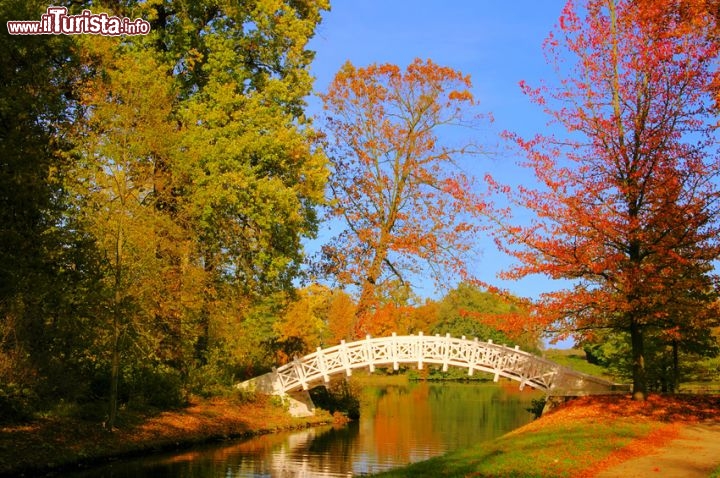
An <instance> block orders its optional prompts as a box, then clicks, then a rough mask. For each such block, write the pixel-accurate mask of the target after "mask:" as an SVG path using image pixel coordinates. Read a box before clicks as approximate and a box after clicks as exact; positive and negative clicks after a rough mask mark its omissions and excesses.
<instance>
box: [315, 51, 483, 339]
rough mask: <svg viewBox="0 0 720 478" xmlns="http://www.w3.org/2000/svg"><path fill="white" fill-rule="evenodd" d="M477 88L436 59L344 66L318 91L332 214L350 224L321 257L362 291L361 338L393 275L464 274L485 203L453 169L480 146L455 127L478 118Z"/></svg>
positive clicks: (359, 309) (358, 325)
mask: <svg viewBox="0 0 720 478" xmlns="http://www.w3.org/2000/svg"><path fill="white" fill-rule="evenodd" d="M470 88H471V83H470V79H469V77H467V76H465V75H463V74H462V73H460V72H459V71H456V70H454V69H452V68H448V67H443V66H439V65H436V64H435V63H433V62H432V61H430V60H427V61H421V60H415V61H414V62H413V63H411V64H410V65H409V66H408V67H407V68H406V69H405V70H404V71H402V70H401V69H400V68H399V67H397V66H395V65H391V64H382V65H370V66H368V67H365V68H356V67H355V66H353V65H352V64H350V63H346V64H345V65H344V66H343V67H342V69H341V70H340V71H339V72H338V73H337V75H336V76H335V78H334V80H333V82H332V84H331V85H330V87H329V89H328V91H327V92H326V93H325V94H323V95H321V97H322V99H323V102H324V107H325V111H326V113H327V120H326V129H325V131H326V133H327V135H328V138H329V140H330V142H331V144H330V146H329V148H328V149H329V152H330V153H331V154H330V156H331V161H332V176H331V179H330V189H331V192H332V199H333V202H332V207H331V208H330V214H331V216H333V217H336V218H341V219H342V220H343V221H344V224H345V229H344V231H343V232H342V233H341V234H339V236H338V237H337V238H335V240H334V241H333V242H331V243H330V244H328V245H326V246H325V247H324V251H323V253H324V257H325V259H327V262H326V263H327V264H331V267H332V268H331V270H330V272H332V273H333V274H335V275H336V277H337V278H338V279H339V281H340V282H341V283H343V284H354V285H355V286H357V288H358V290H359V295H360V297H359V301H358V307H357V312H356V324H355V333H356V334H357V335H364V334H365V333H366V332H367V330H366V329H367V327H366V326H365V324H364V321H365V320H366V319H367V317H369V316H370V315H371V314H372V312H373V309H374V307H375V305H376V303H377V301H376V295H377V294H376V287H377V286H378V285H379V284H380V283H381V282H382V281H384V280H386V279H387V278H388V277H394V278H395V279H396V280H399V281H400V282H401V283H407V282H408V279H409V277H408V276H411V275H412V274H413V273H418V272H419V271H421V270H424V271H426V273H434V275H435V276H436V278H441V277H442V275H443V274H444V273H445V274H446V273H448V271H452V272H453V273H456V274H458V275H460V276H462V275H464V274H465V273H466V269H467V268H466V258H467V253H468V251H470V250H471V249H472V245H473V244H474V243H475V242H476V233H477V232H478V231H479V225H478V224H479V222H478V221H476V218H477V215H478V213H479V212H480V211H481V210H482V209H483V207H484V205H483V203H482V201H481V200H480V198H479V197H478V196H477V195H476V194H474V193H473V181H472V180H471V178H470V177H468V175H466V174H464V173H463V172H462V171H461V170H460V169H459V168H457V167H456V166H457V164H456V161H458V160H460V159H461V158H462V157H464V156H467V155H469V154H472V153H477V152H478V148H477V147H476V145H474V144H473V142H472V141H464V140H460V139H458V138H459V135H457V134H455V135H453V134H452V132H451V127H469V126H472V125H475V124H477V120H478V119H479V118H480V115H478V114H476V112H475V108H476V102H475V99H474V97H473V94H472V93H471V91H470ZM439 130H442V132H443V136H442V137H441V136H440V135H439V134H438V133H439ZM427 271H429V272H427ZM442 280H443V281H446V280H447V275H446V276H445V277H442Z"/></svg>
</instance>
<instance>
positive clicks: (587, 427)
mask: <svg viewBox="0 0 720 478" xmlns="http://www.w3.org/2000/svg"><path fill="white" fill-rule="evenodd" d="M700 421H712V422H715V423H720V396H691V395H685V396H666V397H661V396H651V397H650V398H649V399H648V401H646V402H644V403H641V402H635V401H632V400H631V399H630V398H629V397H586V398H581V399H577V400H573V401H571V402H569V404H567V405H565V406H563V407H561V408H558V409H556V410H554V411H553V412H551V413H549V414H547V415H545V416H543V417H542V418H540V419H538V420H536V421H534V422H532V423H530V424H528V425H526V426H524V427H522V428H519V429H518V430H515V431H513V432H512V433H509V434H507V435H505V436H503V437H500V438H499V439H497V440H494V441H492V442H489V443H482V444H480V445H478V446H477V447H474V448H470V449H466V450H460V451H456V452H453V453H450V454H447V455H444V456H441V457H438V458H434V459H431V460H428V461H424V462H420V463H416V464H413V465H410V466H408V467H405V468H400V469H396V470H393V471H390V472H387V473H383V474H380V475H378V476H383V477H461V476H462V477H467V476H478V477H480V476H485V477H491V476H492V477H543V478H545V477H590V476H594V475H595V474H596V473H598V472H600V471H602V470H604V469H607V468H609V467H611V466H613V465H615V464H618V463H621V462H623V461H625V460H627V459H630V458H632V457H634V456H639V455H643V454H646V453H649V452H651V451H653V450H654V449H656V448H658V447H661V446H663V445H665V444H667V443H669V442H670V441H671V440H673V439H674V438H676V437H677V436H678V433H679V429H680V427H681V426H682V425H683V424H688V423H697V422H700ZM716 473H720V470H718V471H717V472H716Z"/></svg>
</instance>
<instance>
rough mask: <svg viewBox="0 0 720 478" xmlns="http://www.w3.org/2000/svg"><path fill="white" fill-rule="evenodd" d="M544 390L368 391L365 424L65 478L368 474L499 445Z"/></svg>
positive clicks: (218, 446) (442, 386) (440, 387)
mask: <svg viewBox="0 0 720 478" xmlns="http://www.w3.org/2000/svg"><path fill="white" fill-rule="evenodd" d="M539 396H540V395H539V394H538V392H528V391H525V392H520V391H519V390H518V389H517V382H500V383H417V384H410V385H407V386H384V387H365V388H364V389H363V397H362V400H361V409H360V413H361V417H360V419H359V420H357V421H355V422H352V423H350V424H348V425H344V426H341V427H333V426H326V427H317V428H312V429H307V430H302V431H297V432H288V433H278V434H271V435H264V436H260V437H256V438H252V439H249V440H237V441H226V442H221V443H214V444H211V445H206V446H202V447H196V448H192V449H190V450H185V451H182V452H180V453H174V454H165V455H153V456H149V457H144V458H141V459H133V460H127V461H120V462H116V463H113V464H111V465H107V466H104V467H100V468H93V469H91V470H85V471H83V472H77V473H66V474H62V477H64V478H71V477H72V478H81V477H82V478H89V477H105V478H146V477H147V478H150V477H153V478H166V477H167V478H170V477H173V478H175V477H178V478H190V477H192V478H211V477H212V478H215V477H224V478H237V477H349V476H363V475H367V474H371V473H377V472H380V471H384V470H388V469H390V468H395V467H399V466H403V465H406V464H408V463H412V462H416V461H421V460H426V459H428V458H431V457H434V456H438V455H442V454H443V453H446V452H448V451H451V450H455V449H458V448H464V447H468V446H471V445H476V444H478V443H479V442H483V441H486V440H491V439H493V438H495V437H498V436H500V435H502V434H504V433H507V432H509V431H510V430H513V429H515V428H517V427H520V426H522V425H524V424H525V423H528V422H529V421H531V420H532V414H530V413H529V412H528V411H527V410H526V408H528V407H530V405H531V403H530V402H531V400H532V399H533V398H538V397H539Z"/></svg>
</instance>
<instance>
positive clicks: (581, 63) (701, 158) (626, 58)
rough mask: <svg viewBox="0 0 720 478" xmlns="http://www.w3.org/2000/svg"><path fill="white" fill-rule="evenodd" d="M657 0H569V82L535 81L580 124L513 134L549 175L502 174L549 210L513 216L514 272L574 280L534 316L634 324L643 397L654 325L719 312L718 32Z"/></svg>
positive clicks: (561, 121) (637, 388) (561, 64)
mask: <svg viewBox="0 0 720 478" xmlns="http://www.w3.org/2000/svg"><path fill="white" fill-rule="evenodd" d="M644 5H645V3H644V2H634V1H630V0H587V1H585V2H583V4H582V6H579V7H576V6H575V5H574V3H573V2H568V3H567V5H566V6H565V8H564V10H563V12H562V14H561V16H560V21H559V25H558V27H557V31H556V32H553V33H551V34H550V36H549V37H548V39H547V41H546V43H545V48H546V51H547V52H548V57H549V59H550V60H551V61H553V63H554V65H555V66H556V69H557V71H558V73H559V76H560V82H559V84H558V85H555V86H553V87H550V86H547V85H544V86H541V87H540V88H537V89H533V88H531V87H529V86H527V85H525V84H521V85H522V87H523V89H524V91H525V92H526V93H527V94H528V95H529V96H530V97H531V98H532V99H533V100H534V102H535V103H537V104H539V105H541V106H543V107H544V109H545V110H546V112H547V113H548V114H549V115H551V116H552V118H553V119H554V120H555V123H556V124H558V125H559V126H561V127H564V129H565V130H566V131H567V134H565V135H563V137H558V136H543V135H537V136H536V137H534V138H532V139H523V138H521V137H519V136H517V135H512V134H509V136H510V137H512V139H514V140H515V141H516V142H517V144H518V145H519V146H520V147H521V148H522V149H523V150H524V153H525V154H526V156H527V158H528V161H527V163H526V164H527V166H529V167H530V168H532V170H533V171H534V173H535V175H536V177H537V179H538V183H539V185H540V186H539V187H538V188H537V189H533V188H530V187H523V188H519V189H518V190H515V191H510V189H509V188H508V187H506V186H500V185H498V188H499V189H500V190H502V191H503V192H505V193H508V194H509V196H510V197H512V198H513V199H514V200H515V201H516V202H517V205H518V206H520V207H526V208H528V209H530V210H531V211H533V212H534V214H535V216H536V220H535V221H534V222H532V223H531V224H529V225H525V226H523V225H517V224H516V225H513V226H508V225H505V226H504V227H502V228H501V232H500V234H499V236H498V241H497V242H498V244H500V245H501V247H504V248H505V249H506V250H507V251H508V252H510V253H511V254H512V255H513V256H514V257H516V258H517V259H519V264H520V265H518V266H517V267H515V268H513V269H511V270H510V271H508V273H507V275H508V276H509V277H511V278H512V277H524V276H527V275H530V274H544V275H546V276H549V277H551V278H553V279H569V280H571V281H573V285H572V287H571V288H569V289H566V290H561V291H558V292H553V293H548V294H545V295H543V296H542V298H541V299H540V300H539V301H538V304H537V305H538V310H537V311H536V313H535V314H533V315H532V317H534V318H535V319H536V320H538V321H540V323H541V325H543V326H545V327H546V328H547V330H554V331H556V332H560V333H561V334H564V335H568V334H576V336H580V337H582V336H587V335H588V334H592V331H593V330H596V329H598V328H604V329H614V330H621V331H625V332H627V333H628V334H629V336H630V342H631V349H632V368H633V370H632V372H633V373H632V375H633V385H634V392H635V397H636V398H638V399H643V398H644V397H645V395H646V393H647V384H646V375H645V362H646V360H649V359H650V357H646V355H645V351H644V336H645V334H646V333H647V332H648V331H652V332H653V333H656V332H660V331H663V330H670V329H672V330H675V331H679V330H682V329H681V328H680V327H678V320H685V319H684V318H687V317H697V318H701V317H707V314H703V313H700V312H701V311H703V310H705V309H706V308H707V307H708V304H709V303H710V302H711V301H712V300H713V299H714V296H715V294H714V292H715V291H714V290H713V288H714V280H713V279H714V278H713V275H712V261H714V260H715V259H716V258H717V257H718V253H719V252H720V249H719V244H718V237H719V236H718V234H719V233H720V230H719V228H718V221H717V219H718V189H717V187H716V184H717V178H718V163H717V161H716V160H715V158H714V153H715V147H714V146H715V145H714V140H713V138H712V132H713V125H712V124H711V123H714V121H715V119H714V118H710V117H708V108H709V107H710V106H711V104H712V95H711V94H710V93H709V91H710V90H709V84H710V82H711V79H712V74H711V72H712V69H713V67H714V62H715V61H716V59H717V49H718V45H717V43H715V42H710V41H708V38H709V35H708V33H707V32H704V31H702V28H698V29H696V30H694V31H692V32H688V31H684V32H682V34H679V33H678V31H679V30H678V29H676V28H674V27H673V24H672V22H673V20H672V18H667V19H665V21H663V22H658V21H657V18H658V17H657V16H656V15H655V14H654V13H653V12H651V11H649V10H648V9H647V8H645V7H644ZM679 308H681V309H682V310H678V309H679ZM695 312H698V313H695ZM686 324H690V325H692V326H693V328H698V327H704V326H706V325H707V324H704V323H703V321H700V320H695V319H693V321H686Z"/></svg>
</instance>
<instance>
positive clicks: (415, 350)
mask: <svg viewBox="0 0 720 478" xmlns="http://www.w3.org/2000/svg"><path fill="white" fill-rule="evenodd" d="M426 363H429V364H437V365H441V366H442V368H443V370H447V369H448V367H449V366H455V367H463V368H467V369H468V375H473V374H474V372H475V371H481V372H489V373H491V374H493V375H494V380H495V381H497V380H498V379H499V378H500V377H506V378H509V379H513V380H517V381H519V382H520V389H523V388H524V387H525V386H526V385H528V386H531V387H533V388H538V389H542V390H545V391H548V392H549V393H553V394H555V395H563V394H571V395H576V394H584V393H600V392H603V393H606V392H607V391H612V390H613V384H612V382H609V381H607V380H603V379H601V378H598V377H593V376H591V375H587V374H582V373H580V372H576V371H574V370H572V369H570V368H567V367H563V366H561V365H559V364H557V363H555V362H552V361H550V360H546V359H544V358H541V357H537V356H535V355H532V354H530V353H528V352H525V351H523V350H520V349H519V347H514V348H510V347H506V346H504V345H498V344H494V343H492V341H488V342H481V341H479V340H478V339H477V338H475V339H474V340H467V339H466V338H465V337H462V338H454V337H451V336H450V335H449V334H448V335H445V336H439V335H435V336H426V335H423V334H422V333H420V334H419V335H417V336H415V335H412V336H397V335H396V334H393V335H392V336H390V337H379V338H373V337H370V336H367V337H366V338H365V339H364V340H359V341H356V342H350V343H346V342H344V341H343V342H341V343H340V344H339V345H336V346H333V347H329V348H326V349H321V348H318V349H317V351H316V352H313V353H311V354H308V355H306V356H304V357H302V358H295V359H294V360H293V361H292V362H290V363H288V364H286V365H283V366H281V367H278V368H277V369H274V370H273V371H272V372H271V373H269V374H266V375H264V376H261V377H257V378H256V379H252V380H249V381H247V382H244V386H252V387H255V388H256V389H258V390H260V391H264V392H267V393H279V394H282V393H285V392H289V391H293V390H300V389H304V390H307V389H308V388H311V387H312V386H314V385H315V384H317V383H321V382H329V381H330V379H331V377H332V376H333V375H336V374H339V373H344V374H345V375H347V376H350V375H352V371H353V370H354V369H357V368H364V367H367V368H369V369H370V371H373V370H374V369H375V366H376V365H392V366H393V368H394V369H396V370H397V369H398V368H399V366H400V364H416V365H417V367H418V369H422V368H423V367H424V364H426ZM623 390H624V389H623Z"/></svg>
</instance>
